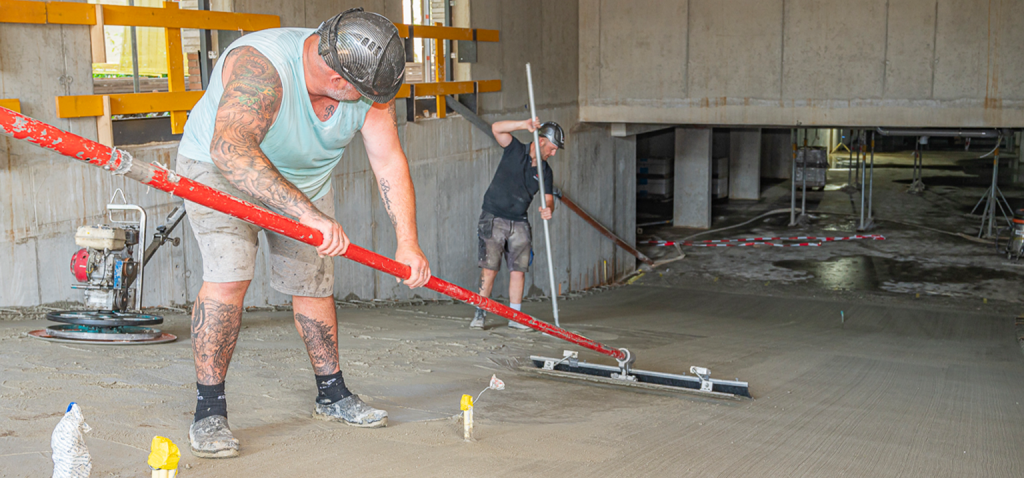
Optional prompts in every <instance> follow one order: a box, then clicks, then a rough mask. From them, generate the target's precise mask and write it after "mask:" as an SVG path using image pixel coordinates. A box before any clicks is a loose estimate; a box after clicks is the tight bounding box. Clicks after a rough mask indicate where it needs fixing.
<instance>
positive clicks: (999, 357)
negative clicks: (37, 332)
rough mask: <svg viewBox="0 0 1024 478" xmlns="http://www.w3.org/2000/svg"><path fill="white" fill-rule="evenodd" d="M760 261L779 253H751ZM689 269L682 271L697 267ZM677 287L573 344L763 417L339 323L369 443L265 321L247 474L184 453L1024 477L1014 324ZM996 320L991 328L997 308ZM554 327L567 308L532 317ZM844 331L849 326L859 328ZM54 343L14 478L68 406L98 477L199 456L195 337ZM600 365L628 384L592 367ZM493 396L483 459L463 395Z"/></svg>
mask: <svg viewBox="0 0 1024 478" xmlns="http://www.w3.org/2000/svg"><path fill="white" fill-rule="evenodd" d="M752 252H758V251H752ZM677 264H678V263H677ZM670 268H671V269H672V270H674V268H675V265H674V264H673V265H668V266H665V267H662V268H659V269H658V270H657V271H655V272H652V273H648V274H647V275H646V276H645V277H644V278H642V279H641V282H642V283H644V284H645V285H633V286H627V287H623V288H618V289H614V290H611V291H609V292H604V293H600V294H593V295H590V296H587V297H584V298H582V299H580V300H569V301H563V303H562V304H561V305H562V313H561V317H562V323H563V325H564V326H567V327H568V328H569V329H571V330H574V331H577V332H580V333H583V334H584V335H586V336H589V337H591V338H593V339H595V340H599V341H602V342H605V343H607V344H610V345H612V346H615V347H627V348H629V349H630V350H632V351H634V352H635V353H636V354H637V356H638V357H639V358H638V362H637V364H636V366H637V367H638V368H642V369H645V370H657V371H665V372H673V373H684V372H686V371H688V369H689V367H690V366H691V365H699V366H705V367H708V368H710V369H711V371H712V376H714V377H719V378H729V379H732V378H739V379H741V380H746V381H749V382H750V387H751V392H752V394H753V396H754V399H753V400H744V401H739V402H732V401H713V400H706V399H698V398H693V397H691V396H687V395H673V394H649V393H639V392H636V391H631V390H624V389H621V388H617V387H607V386H598V385H588V384H583V383H580V382H575V381H553V380H550V379H545V378H540V377H538V376H536V375H535V374H533V373H530V372H527V371H522V370H520V369H517V368H514V367H516V366H518V365H521V364H523V363H524V362H525V361H526V359H527V357H528V356H529V355H530V354H544V355H549V356H552V355H555V356H558V355H561V351H562V350H563V349H567V348H572V347H570V346H567V344H566V343H564V342H561V341H558V340H556V339H553V338H550V337H545V336H543V335H540V334H537V333H517V332H510V331H508V329H507V327H505V325H504V321H501V320H498V319H494V318H493V316H492V317H491V318H490V321H489V324H488V327H489V328H488V329H487V330H486V331H483V332H481V331H476V330H470V329H468V328H467V322H468V319H467V318H466V317H467V316H468V312H469V311H470V310H471V309H470V308H469V307H467V306H464V305H447V306H439V305H438V306H412V305H405V306H401V307H396V308H385V309H345V308H343V309H340V310H339V322H340V324H341V327H340V331H341V332H340V333H339V336H340V347H341V352H342V364H343V368H344V370H345V376H346V380H347V383H348V384H349V386H350V387H351V388H352V389H353V390H355V391H356V392H358V393H360V394H361V395H362V396H363V397H364V398H365V399H366V400H367V401H368V402H369V403H371V404H373V405H374V406H377V407H383V408H385V409H387V410H388V411H389V412H390V416H391V420H390V423H389V426H388V427H387V428H385V429H380V430H361V429H354V428H350V427H346V426H344V425H340V424H332V423H325V422H320V421H316V420H313V419H312V418H311V417H310V413H311V410H312V406H313V398H314V397H315V395H316V390H315V388H314V384H313V379H312V372H311V370H310V368H309V364H308V358H307V356H306V353H305V351H304V350H303V348H302V343H301V341H300V339H299V337H298V335H297V334H296V333H295V330H294V327H293V324H292V320H291V314H290V313H288V312H278V313H248V314H246V315H245V316H244V318H243V330H242V332H241V338H240V342H239V345H238V348H237V350H236V353H235V358H234V360H233V361H232V365H231V372H230V373H229V375H228V381H227V400H228V404H229V405H228V406H229V419H230V423H231V426H232V428H233V430H234V431H235V434H236V436H237V437H239V438H240V439H241V440H242V449H241V457H239V458H237V459H230V460H200V459H197V458H195V457H193V456H192V455H191V454H190V452H189V451H188V450H187V449H186V450H183V452H182V460H181V465H180V466H181V467H182V476H196V477H213V476H217V477H245V476H309V477H328V476H337V475H338V474H339V473H344V474H348V475H353V476H363V475H372V476H409V475H412V474H415V475H418V476H470V475H473V476H480V475H483V476H584V475H593V474H612V475H621V476H724V475H740V476H750V475H756V476H839V475H842V476H950V477H953V476H993V477H995V476H1016V475H1019V474H1020V473H1021V470H1022V469H1024V458H1022V457H1021V455H1020V453H1019V444H1020V443H1021V442H1022V440H1024V406H1022V405H1021V399H1020V397H1021V394H1022V393H1024V385H1022V384H1024V357H1022V355H1021V351H1020V348H1019V347H1018V345H1017V343H1016V340H1015V335H1014V321H1013V315H1008V314H1007V313H1006V312H1005V311H1000V309H999V308H997V307H996V306H994V305H991V306H989V307H990V308H982V309H981V310H978V309H977V308H975V307H973V306H972V307H967V306H964V305H963V304H961V305H956V304H953V305H948V304H945V303H941V302H936V303H933V302H931V301H930V299H928V298H925V299H923V300H914V299H912V298H910V297H909V296H906V295H904V296H902V297H900V296H893V297H892V298H891V300H888V301H877V300H875V299H874V298H872V297H862V298H859V299H858V298H855V297H852V296H851V297H845V298H842V297H835V298H832V297H803V298H793V297H792V296H780V295H778V294H772V293H763V292H760V291H758V292H752V291H751V290H749V289H741V288H737V289H732V290H727V289H726V288H724V287H722V286H721V285H720V284H717V283H712V282H710V281H705V283H706V284H710V286H711V287H712V288H709V287H708V286H704V287H689V286H687V285H683V284H681V283H678V282H676V281H674V280H671V277H673V275H672V272H671V270H670ZM979 307H980V306H979ZM525 309H526V311H527V312H528V313H531V314H534V315H535V316H536V317H540V318H544V317H548V316H549V312H548V311H549V309H548V305H547V304H545V303H541V302H533V303H527V304H526V305H525ZM840 311H844V313H845V318H846V321H845V323H842V322H840ZM44 325H45V323H44V321H4V322H0V371H2V372H0V373H2V377H3V378H2V382H0V410H2V412H0V450H3V451H2V453H0V470H3V471H2V472H0V474H2V475H3V476H10V477H22V476H26V477H27V476H46V474H47V473H48V470H49V469H50V467H52V464H51V463H50V433H51V432H52V430H53V427H54V426H55V425H56V423H57V422H58V421H59V419H60V416H61V414H62V412H63V410H64V408H65V407H66V406H67V402H69V401H72V400H73V401H77V402H78V403H79V404H80V405H81V406H82V408H83V411H84V414H85V418H86V420H87V422H88V423H89V425H91V426H92V433H90V434H89V435H87V436H86V439H85V440H86V444H87V446H88V447H89V449H90V452H91V454H92V457H93V476H110V477H128V476H140V475H142V474H146V473H148V472H149V470H148V468H146V464H145V461H146V457H147V455H148V452H149V451H148V448H149V442H150V440H151V439H152V437H153V436H154V435H160V436H166V437H168V438H170V439H171V440H173V441H174V442H175V443H176V444H178V445H179V446H183V447H187V443H188V442H187V438H186V434H187V427H188V424H189V421H190V419H191V414H192V411H193V409H194V403H195V389H194V381H193V380H194V375H193V369H192V357H191V350H190V346H189V343H188V320H187V319H186V318H185V317H183V316H180V315H173V316H169V317H168V321H167V324H166V326H165V328H166V330H167V331H169V332H171V333H174V334H177V335H178V336H179V337H180V339H179V341H178V342H175V343H171V344H166V345H159V346H144V347H113V348H106V347H98V346H83V345H73V344H54V343H47V342H43V341H40V340H38V339H34V338H30V337H26V336H25V332H27V331H29V330H32V329H36V328H40V327H43V326H44ZM581 358H582V359H584V360H587V361H594V362H599V363H605V364H609V363H611V361H610V360H606V359H605V358H603V357H601V356H597V355H595V354H592V353H587V352H581ZM492 374H496V375H497V376H498V377H499V378H501V379H502V380H504V381H505V383H506V390H504V391H501V392H494V391H488V392H487V393H485V394H484V395H483V397H482V398H481V399H480V400H479V401H478V402H477V407H476V410H475V423H476V435H475V438H476V441H475V442H472V443H467V442H464V441H463V440H462V430H461V425H460V423H459V422H458V420H457V419H456V418H454V417H455V416H456V415H457V414H458V413H459V398H460V397H461V395H462V394H464V393H465V394H474V395H475V394H477V393H479V392H480V391H481V390H483V389H484V388H485V387H486V386H487V383H488V379H489V378H490V377H491V375H492Z"/></svg>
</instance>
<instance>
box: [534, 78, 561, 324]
mask: <svg viewBox="0 0 1024 478" xmlns="http://www.w3.org/2000/svg"><path fill="white" fill-rule="evenodd" d="M526 85H527V87H528V89H529V91H530V121H533V119H534V118H536V117H537V107H536V106H535V105H534V103H533V74H531V73H530V64H529V63H527V64H526ZM533 150H534V152H535V153H536V155H537V181H539V182H540V203H541V204H542V205H543V206H544V207H545V208H547V207H548V200H547V196H546V193H545V191H544V159H543V157H542V156H541V155H540V136H539V135H538V134H537V130H536V129H534V130H533ZM544 246H545V247H546V248H547V252H548V278H550V279H551V309H552V313H554V315H555V325H556V326H559V327H560V326H561V324H559V323H558V289H555V266H554V264H553V263H552V259H551V232H550V231H548V220H547V219H545V220H544Z"/></svg>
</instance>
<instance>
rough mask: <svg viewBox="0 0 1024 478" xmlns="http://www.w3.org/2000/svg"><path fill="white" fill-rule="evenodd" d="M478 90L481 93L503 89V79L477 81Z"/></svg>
mask: <svg viewBox="0 0 1024 478" xmlns="http://www.w3.org/2000/svg"><path fill="white" fill-rule="evenodd" d="M476 84H477V90H476V91H477V92H479V93H492V92H495V91H501V80H483V81H478V82H476Z"/></svg>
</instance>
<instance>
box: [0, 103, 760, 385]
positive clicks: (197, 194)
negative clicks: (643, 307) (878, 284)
mask: <svg viewBox="0 0 1024 478" xmlns="http://www.w3.org/2000/svg"><path fill="white" fill-rule="evenodd" d="M0 133H2V134H5V135H7V136H11V137H13V138H15V139H23V140H26V141H29V142H31V143H34V144H36V145H38V146H41V147H44V148H47V149H51V150H53V151H56V152H58V153H60V154H63V155H65V156H68V157H70V158H74V159H77V160H79V161H83V162H86V163H88V164H91V165H93V166H96V167H100V168H103V169H105V170H107V171H110V172H111V173H113V174H115V175H121V176H124V177H127V178H130V179H134V180H136V181H139V182H141V183H143V184H145V185H147V186H150V187H152V188H155V189H159V190H161V191H164V192H167V193H170V194H172V195H175V196H178V197H180V198H182V199H185V200H188V201H192V202H194V203H196V204H200V205H202V206H206V207H208V208H210V209H214V210H216V211H220V212H222V213H224V214H228V215H230V216H234V217H237V218H239V219H241V220H243V221H246V222H249V223H252V224H255V225H257V226H260V227H262V228H264V229H267V230H270V231H273V232H276V233H278V234H281V235H284V236H288V237H290V238H292V239H295V240H297V241H299V242H303V243H306V244H309V245H311V246H319V245H320V244H321V243H322V242H323V235H321V234H320V231H318V230H316V229H313V228H311V227H309V226H305V225H303V224H299V223H298V222H297V221H295V220H293V219H289V218H287V217H284V216H280V215H278V214H275V213H273V212H271V211H270V210H267V209H264V208H262V207H259V206H256V205H253V204H251V203H248V202H246V201H243V200H241V199H238V198H236V197H234V196H231V195H228V194H225V193H223V192H221V191H218V190H216V189H213V188H210V187H208V186H206V185H203V184H201V183H198V182H195V181H193V180H191V179H189V178H186V177H183V176H180V175H178V174H177V173H175V172H173V171H169V170H167V169H166V168H164V167H162V166H157V165H153V164H150V163H144V162H141V161H135V160H134V159H133V158H132V156H131V155H130V154H128V152H126V151H122V150H119V149H116V148H111V147H108V146H104V145H102V144H99V143H97V142H95V141H91V140H88V139H85V138H83V137H81V136H78V135H75V134H72V133H68V132H66V131H62V130H60V129H58V128H55V127H53V126H50V125H48V124H46V123H42V122H40V121H37V120H34V119H32V118H29V117H27V116H25V115H22V114H20V113H16V112H14V111H11V110H9V109H6V108H2V107H0ZM342 256H343V257H345V258H346V259H350V260H353V261H355V262H358V263H360V264H363V265H365V266H369V267H372V268H374V269H376V270H379V271H381V272H385V273H388V274H391V275H393V276H396V277H398V278H400V279H408V278H409V276H410V275H411V271H410V268H409V266H407V265H405V264H401V263H399V262H396V261H394V260H392V259H389V258H387V257H384V256H382V255H380V254H376V253H374V252H371V251H368V250H366V249H363V248H362V247H359V246H357V245H355V244H350V245H349V247H348V250H347V251H346V252H345V254H343V255H342ZM426 288H428V289H430V290H433V291H436V292H439V293H441V294H444V295H446V296H449V297H452V298H454V299H456V300H460V301H462V302H465V303H467V304H470V305H475V306H477V307H479V308H481V309H484V310H486V311H488V312H492V313H494V314H497V315H499V316H501V317H505V318H507V319H509V320H512V321H515V322H518V323H520V324H523V325H526V326H528V327H530V328H533V329H536V330H539V331H541V332H545V333H547V334H548V335H551V336H553V337H557V338H560V339H562V340H565V341H568V342H571V343H574V344H576V345H579V346H581V347H585V348H588V349H590V350H593V351H595V352H598V353H601V354H604V355H607V356H609V357H612V358H614V359H615V360H616V362H618V367H617V368H616V367H607V366H601V365H592V364H586V363H584V362H578V363H576V364H575V366H574V367H573V368H572V369H569V366H570V365H572V364H571V363H570V364H569V365H567V364H565V363H559V364H552V366H551V367H550V368H552V369H553V370H563V369H565V370H566V371H568V372H579V373H584V374H587V375H600V376H611V377H612V378H613V379H614V381H617V382H618V383H622V384H633V383H637V382H640V383H647V384H651V385H649V386H656V384H661V385H660V386H661V387H667V388H670V389H675V390H681V391H692V390H693V389H696V390H701V391H703V392H705V393H710V394H712V395H714V396H723V397H731V396H734V395H739V396H749V391H748V388H747V384H746V382H734V381H727V380H712V379H710V378H707V377H706V374H705V375H703V376H701V375H700V374H699V373H698V372H693V373H695V374H697V375H698V376H697V377H690V376H684V375H671V374H661V373H656V372H644V371H641V370H633V369H632V365H633V362H634V361H635V360H636V357H635V356H634V355H633V354H632V353H630V352H629V350H626V349H624V348H619V349H615V348H611V347H608V346H606V345H604V344H602V343H600V342H596V341H593V340H591V339H588V338H586V337H583V336H581V335H579V334H575V333H572V332H569V331H568V330H565V329H562V328H560V327H555V326H552V325H550V324H547V323H545V322H541V321H539V320H537V319H534V318H533V317H530V316H529V315H526V314H524V313H522V312H519V311H516V310H513V309H511V308H509V307H506V306H504V305H502V304H499V303H497V302H495V301H493V300H491V299H488V298H486V297H483V296H481V295H478V294H476V293H473V292H470V291H468V290H466V289H463V288H462V287H459V286H456V285H455V284H452V283H450V282H446V281H444V280H441V279H439V278H437V277H431V278H430V280H429V281H428V282H427V284H426ZM574 361H575V360H571V361H570V362H574ZM606 369H611V370H612V372H609V371H608V370H606ZM700 370H703V369H700Z"/></svg>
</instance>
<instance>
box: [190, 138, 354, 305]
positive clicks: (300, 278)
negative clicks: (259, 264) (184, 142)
mask: <svg viewBox="0 0 1024 478" xmlns="http://www.w3.org/2000/svg"><path fill="white" fill-rule="evenodd" d="M175 169H176V170H177V172H178V173H180V174H181V175H182V176H185V177H188V178H190V179H192V180H195V181H197V182H200V183H202V184H205V185H207V186H210V187H212V188H214V189H218V190H220V191H223V192H225V193H228V194H230V195H232V196H235V197H237V198H239V199H242V200H245V201H248V202H251V203H253V204H256V205H257V206H262V207H266V208H267V209H271V208H269V207H267V205H265V204H263V203H262V202H260V201H258V200H256V199H254V198H253V197H252V196H249V195H248V194H245V193H243V192H242V191H239V190H238V189H237V188H235V187H234V186H233V185H232V184H231V183H230V182H228V180H227V178H225V177H224V175H223V174H221V172H220V170H219V169H217V166H215V165H213V164H212V163H204V162H200V161H193V160H191V159H189V158H186V157H184V156H181V155H178V158H177V167H176V168H175ZM313 205H314V206H316V208H317V209H319V210H320V212H323V213H324V214H326V215H327V216H328V217H334V193H333V191H332V192H329V193H327V195H326V196H324V197H322V198H320V199H317V200H316V201H313ZM185 211H186V212H187V213H188V216H187V217H188V222H189V224H190V225H191V226H192V232H193V233H194V234H195V236H196V241H198V242H199V252H200V254H202V256H203V281H205V282H241V281H249V280H252V278H253V277H254V276H255V272H256V252H257V250H258V248H259V236H258V234H259V232H260V231H261V230H262V228H261V227H259V226H254V225H252V224H249V223H247V222H245V221H243V220H241V219H236V218H233V217H231V216H228V215H227V214H224V213H221V212H217V211H214V210H213V209H210V208H207V207H204V206H200V205H198V204H196V203H193V202H190V201H185ZM265 233H266V237H267V246H268V247H269V250H268V252H270V264H268V265H269V267H270V286H271V287H273V288H274V289H275V290H277V291H278V292H281V293H283V294H288V295H293V296H294V295H297V296H300V297H330V296H332V295H334V260H333V258H331V257H320V256H319V254H317V252H316V248H315V247H313V246H310V245H309V244H304V243H301V242H298V241H296V240H293V239H290V238H288V237H285V236H282V235H280V234H277V233H275V232H270V231H265Z"/></svg>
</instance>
